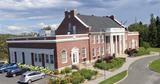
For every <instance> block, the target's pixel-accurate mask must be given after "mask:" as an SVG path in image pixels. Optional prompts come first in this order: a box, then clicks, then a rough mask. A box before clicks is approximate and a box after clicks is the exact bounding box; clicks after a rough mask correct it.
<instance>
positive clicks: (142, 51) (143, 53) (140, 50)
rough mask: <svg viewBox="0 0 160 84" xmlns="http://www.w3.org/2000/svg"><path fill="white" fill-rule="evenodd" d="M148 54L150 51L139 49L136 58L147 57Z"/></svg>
mask: <svg viewBox="0 0 160 84" xmlns="http://www.w3.org/2000/svg"><path fill="white" fill-rule="evenodd" d="M149 53H150V51H149V50H148V49H145V48H144V47H140V48H139V50H138V53H137V56H141V55H147V54H149Z"/></svg>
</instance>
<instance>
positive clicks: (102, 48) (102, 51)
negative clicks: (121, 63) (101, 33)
mask: <svg viewBox="0 0 160 84" xmlns="http://www.w3.org/2000/svg"><path fill="white" fill-rule="evenodd" d="M101 54H102V55H104V47H101Z"/></svg>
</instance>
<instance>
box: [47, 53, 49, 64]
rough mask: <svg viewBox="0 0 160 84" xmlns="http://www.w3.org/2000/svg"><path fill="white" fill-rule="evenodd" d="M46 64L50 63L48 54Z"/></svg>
mask: <svg viewBox="0 0 160 84" xmlns="http://www.w3.org/2000/svg"><path fill="white" fill-rule="evenodd" d="M46 63H49V57H48V54H46Z"/></svg>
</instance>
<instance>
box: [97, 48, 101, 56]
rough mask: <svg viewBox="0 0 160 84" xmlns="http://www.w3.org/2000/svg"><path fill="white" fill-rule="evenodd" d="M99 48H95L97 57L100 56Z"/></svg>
mask: <svg viewBox="0 0 160 84" xmlns="http://www.w3.org/2000/svg"><path fill="white" fill-rule="evenodd" d="M100 51H101V50H100V48H97V56H100Z"/></svg>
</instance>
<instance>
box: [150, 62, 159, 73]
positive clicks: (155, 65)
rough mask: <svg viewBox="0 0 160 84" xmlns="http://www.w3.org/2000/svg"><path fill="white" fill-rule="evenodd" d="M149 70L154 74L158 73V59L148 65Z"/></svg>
mask: <svg viewBox="0 0 160 84" xmlns="http://www.w3.org/2000/svg"><path fill="white" fill-rule="evenodd" d="M149 68H150V69H151V70H153V71H155V72H158V73H160V59H158V60H155V61H153V62H152V63H151V64H150V65H149Z"/></svg>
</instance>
